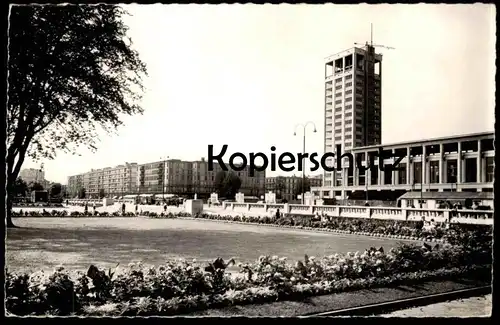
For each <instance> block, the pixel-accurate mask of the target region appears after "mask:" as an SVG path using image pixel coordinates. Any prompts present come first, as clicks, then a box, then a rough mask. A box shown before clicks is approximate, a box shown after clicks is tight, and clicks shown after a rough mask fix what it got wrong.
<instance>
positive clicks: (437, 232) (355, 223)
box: [178, 214, 492, 242]
mask: <svg viewBox="0 0 500 325" xmlns="http://www.w3.org/2000/svg"><path fill="white" fill-rule="evenodd" d="M178 216H179V217H191V215H189V214H178ZM193 217H194V218H199V219H209V220H220V221H228V222H242V223H253V224H261V225H270V226H278V227H288V228H300V229H310V230H323V231H336V232H341V233H350V234H360V235H369V236H377V237H391V238H396V239H414V240H422V241H442V242H445V241H448V240H449V239H450V238H452V237H453V238H454V237H456V236H459V235H460V234H469V233H471V232H479V233H483V234H485V235H491V234H492V227H491V226H489V225H465V224H450V225H449V227H448V228H446V227H445V226H436V227H435V228H434V229H432V230H425V229H423V228H422V223H421V222H419V221H405V220H383V219H361V218H343V217H330V220H329V221H314V220H313V219H312V218H311V217H304V216H296V217H284V218H279V219H276V218H271V217H268V216H264V217H257V216H239V215H236V216H234V215H225V216H221V215H213V214H197V215H195V216H193Z"/></svg>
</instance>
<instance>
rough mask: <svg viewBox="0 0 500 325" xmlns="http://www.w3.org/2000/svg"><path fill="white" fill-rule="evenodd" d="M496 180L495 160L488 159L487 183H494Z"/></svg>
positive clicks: (492, 158)
mask: <svg viewBox="0 0 500 325" xmlns="http://www.w3.org/2000/svg"><path fill="white" fill-rule="evenodd" d="M494 178H495V158H494V157H486V182H488V183H492V182H493V180H494Z"/></svg>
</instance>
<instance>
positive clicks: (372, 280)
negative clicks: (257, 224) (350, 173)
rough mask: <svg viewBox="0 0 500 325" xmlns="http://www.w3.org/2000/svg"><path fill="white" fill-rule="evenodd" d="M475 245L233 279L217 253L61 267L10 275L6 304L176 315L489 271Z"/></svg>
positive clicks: (265, 260) (335, 258)
mask: <svg viewBox="0 0 500 325" xmlns="http://www.w3.org/2000/svg"><path fill="white" fill-rule="evenodd" d="M470 243H475V244H471V245H451V244H445V245H442V246H440V245H436V246H435V247H431V246H429V245H426V244H424V246H422V247H418V246H415V245H406V244H404V245H400V246H398V247H396V248H393V249H391V251H390V252H388V253H386V252H384V251H383V249H376V248H370V249H368V250H366V251H365V252H363V253H359V252H356V253H347V254H335V255H332V256H327V257H323V258H321V259H316V258H314V257H308V256H305V258H304V260H303V261H298V262H297V263H295V264H291V263H288V262H287V261H286V258H279V257H276V256H275V257H269V256H262V257H261V258H260V259H259V260H258V261H256V262H255V263H249V264H244V265H239V267H240V272H241V276H240V277H231V276H230V274H229V273H228V272H227V267H228V266H229V265H231V264H234V260H230V261H229V262H228V263H225V262H224V261H223V260H222V259H221V258H218V259H217V260H215V261H214V262H213V263H209V264H208V265H207V266H206V267H203V266H201V265H200V264H198V263H196V261H193V262H189V261H177V262H176V261H168V262H167V263H166V264H165V265H162V266H159V267H151V268H148V269H145V268H144V267H142V266H141V265H140V264H131V265H129V267H128V269H126V270H125V271H124V272H122V273H119V274H118V273H117V274H114V273H113V272H112V271H111V270H109V271H108V272H105V271H103V270H99V269H98V268H97V267H95V266H91V267H90V268H89V270H88V272H87V273H86V274H83V273H79V274H78V275H76V276H75V277H71V276H70V275H69V273H67V272H66V271H65V270H64V269H62V268H58V269H57V270H56V271H55V272H54V273H53V274H48V275H44V274H43V273H34V274H11V273H9V272H7V276H6V283H5V287H6V308H7V310H8V311H9V312H10V313H13V314H16V315H47V314H52V315H142V316H147V315H174V314H180V313H186V312H191V311H195V310H200V309H206V308H218V307H226V306H231V305H238V304H251V303H264V302H271V301H276V300H296V299H303V298H305V297H308V296H313V295H321V294H328V293H334V292H343V291H347V290H358V289H363V288H370V287H375V286H389V285H396V284H409V283H411V282H414V281H423V280H429V279H431V278H434V279H435V278H447V279H449V278H450V277H453V276H463V275H465V274H469V275H471V274H473V275H474V276H475V277H476V278H477V277H479V276H481V277H483V278H484V277H487V276H489V275H491V262H492V256H491V252H492V249H491V241H489V242H485V241H483V239H482V238H475V241H474V240H472V239H471V240H470Z"/></svg>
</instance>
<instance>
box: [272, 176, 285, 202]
mask: <svg viewBox="0 0 500 325" xmlns="http://www.w3.org/2000/svg"><path fill="white" fill-rule="evenodd" d="M285 190H286V185H285V180H284V179H283V178H281V177H278V178H277V179H276V185H275V188H274V191H275V193H276V198H277V199H280V200H281V199H282V198H283V192H284V191H285Z"/></svg>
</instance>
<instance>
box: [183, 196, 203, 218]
mask: <svg viewBox="0 0 500 325" xmlns="http://www.w3.org/2000/svg"><path fill="white" fill-rule="evenodd" d="M185 209H186V213H189V214H191V215H194V214H197V213H202V212H203V200H186V206H185Z"/></svg>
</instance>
